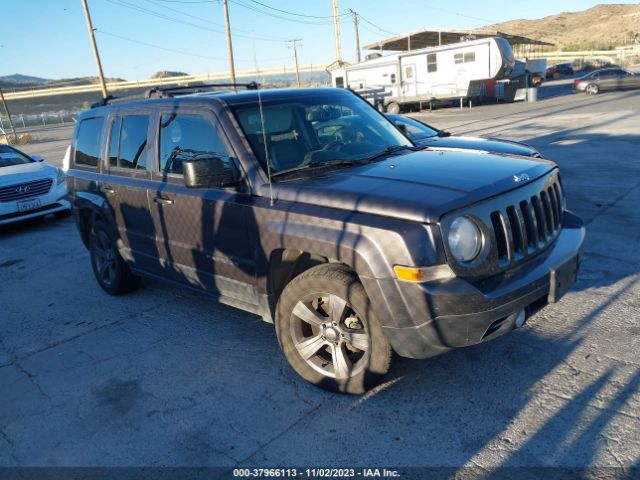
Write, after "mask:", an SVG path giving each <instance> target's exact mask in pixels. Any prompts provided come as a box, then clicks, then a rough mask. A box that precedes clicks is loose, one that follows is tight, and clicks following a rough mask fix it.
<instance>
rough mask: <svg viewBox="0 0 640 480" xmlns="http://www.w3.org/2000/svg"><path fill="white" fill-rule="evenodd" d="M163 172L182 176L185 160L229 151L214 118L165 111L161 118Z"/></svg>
mask: <svg viewBox="0 0 640 480" xmlns="http://www.w3.org/2000/svg"><path fill="white" fill-rule="evenodd" d="M159 151H160V171H161V173H165V174H178V175H182V162H183V161H185V160H190V159H194V158H207V157H218V158H220V159H222V160H223V161H228V160H229V153H228V151H227V149H226V148H225V146H224V144H223V143H222V140H221V139H220V136H219V135H218V132H217V130H216V128H215V127H214V125H213V124H212V123H211V121H210V120H209V119H208V118H207V117H205V116H203V115H194V114H180V113H178V114H176V113H172V114H164V115H162V117H161V119H160V149H159Z"/></svg>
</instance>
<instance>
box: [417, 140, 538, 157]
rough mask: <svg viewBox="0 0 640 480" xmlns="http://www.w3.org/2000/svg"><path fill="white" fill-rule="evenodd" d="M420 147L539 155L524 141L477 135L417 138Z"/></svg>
mask: <svg viewBox="0 0 640 480" xmlns="http://www.w3.org/2000/svg"><path fill="white" fill-rule="evenodd" d="M415 143H416V144H417V145H419V146H420V147H429V148H462V149H465V150H481V151H483V152H492V153H506V154H508V155H524V156H532V155H537V154H538V151H537V150H536V149H534V148H532V147H530V146H529V145H525V144H524V143H518V142H512V141H509V140H498V139H497V138H477V137H428V138H423V139H420V140H415Z"/></svg>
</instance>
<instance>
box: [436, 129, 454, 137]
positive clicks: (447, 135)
mask: <svg viewBox="0 0 640 480" xmlns="http://www.w3.org/2000/svg"><path fill="white" fill-rule="evenodd" d="M438 136H439V137H441V138H442V137H450V136H451V132H445V131H444V130H440V131H439V132H438Z"/></svg>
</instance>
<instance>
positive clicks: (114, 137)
mask: <svg viewBox="0 0 640 480" xmlns="http://www.w3.org/2000/svg"><path fill="white" fill-rule="evenodd" d="M149 120H150V113H149V112H148V111H144V110H142V111H140V110H136V111H126V110H119V111H116V112H115V113H114V114H113V115H110V117H109V137H108V151H107V165H106V170H107V172H108V177H106V178H107V180H106V181H105V182H104V183H103V185H102V191H103V193H104V194H105V195H104V196H105V198H106V199H107V202H108V204H109V207H110V208H111V211H112V212H113V216H114V218H115V219H116V223H117V226H118V231H119V236H120V240H121V243H120V244H119V248H120V251H121V253H122V255H123V256H124V257H125V258H127V259H128V260H129V261H131V262H132V265H133V266H134V267H135V268H139V269H143V270H147V271H153V270H154V269H157V263H158V259H157V252H156V251H155V239H154V225H153V221H152V218H151V213H150V211H149V202H148V199H147V187H148V184H149V181H150V179H151V173H150V171H149V170H148V169H147V166H148V163H149V152H150V150H149V142H148V135H149V126H150V123H149Z"/></svg>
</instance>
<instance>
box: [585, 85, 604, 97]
mask: <svg viewBox="0 0 640 480" xmlns="http://www.w3.org/2000/svg"><path fill="white" fill-rule="evenodd" d="M584 92H585V93H586V94H587V95H597V94H598V92H600V87H598V85H596V84H595V83H590V84H589V85H587V88H585V89H584Z"/></svg>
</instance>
